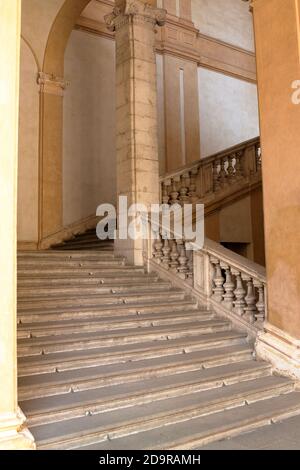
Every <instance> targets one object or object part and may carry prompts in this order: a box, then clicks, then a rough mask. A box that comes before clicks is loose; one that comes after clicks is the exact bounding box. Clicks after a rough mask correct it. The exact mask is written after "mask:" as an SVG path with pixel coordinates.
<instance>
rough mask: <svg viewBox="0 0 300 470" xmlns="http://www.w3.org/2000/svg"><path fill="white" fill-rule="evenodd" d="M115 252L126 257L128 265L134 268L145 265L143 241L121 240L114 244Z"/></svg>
mask: <svg viewBox="0 0 300 470" xmlns="http://www.w3.org/2000/svg"><path fill="white" fill-rule="evenodd" d="M114 252H115V254H116V255H118V256H125V257H126V259H127V261H128V263H130V264H133V265H134V266H143V265H144V256H143V240H131V239H128V240H119V239H116V240H115V243H114Z"/></svg>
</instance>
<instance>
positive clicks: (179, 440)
mask: <svg viewBox="0 0 300 470" xmlns="http://www.w3.org/2000/svg"><path fill="white" fill-rule="evenodd" d="M299 414H300V393H299V392H292V393H288V394H285V395H280V396H279V397H273V398H270V399H268V400H262V401H258V402H254V403H252V404H250V405H249V406H242V407H239V409H238V412H237V410H236V409H229V410H222V411H221V412H220V413H214V414H210V415H208V416H202V417H199V418H196V419H192V420H190V421H189V423H188V426H187V423H186V422H182V423H177V424H175V425H169V426H164V427H161V428H158V429H154V430H150V431H145V432H142V433H139V434H136V435H131V436H128V437H124V438H122V437H121V438H119V439H113V438H112V439H110V440H107V439H106V440H105V441H102V442H101V443H97V444H93V445H90V446H85V447H79V446H78V447H77V448H78V449H81V450H98V451H99V450H104V449H105V451H107V450H123V449H126V450H131V449H134V450H136V449H137V450H139V449H143V450H148V449H151V450H162V449H164V450H181V449H184V450H191V449H199V448H201V447H202V446H203V445H206V444H209V443H211V442H215V441H218V440H221V439H227V438H229V437H233V436H237V435H239V434H241V433H243V432H249V431H252V430H253V429H257V428H260V427H263V426H267V425H272V422H273V421H275V420H276V421H279V420H281V421H282V420H284V419H287V418H290V417H291V416H297V415H299Z"/></svg>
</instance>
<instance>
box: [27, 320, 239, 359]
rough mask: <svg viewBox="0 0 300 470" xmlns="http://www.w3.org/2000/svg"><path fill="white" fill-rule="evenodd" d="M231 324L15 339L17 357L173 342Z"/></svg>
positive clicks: (206, 323) (216, 322) (219, 322)
mask: <svg viewBox="0 0 300 470" xmlns="http://www.w3.org/2000/svg"><path fill="white" fill-rule="evenodd" d="M230 329H231V323H230V322H229V321H226V320H208V321H202V322H194V323H187V324H184V323H183V324H176V325H172V326H169V325H166V326H153V327H150V328H147V327H146V328H144V327H141V328H137V329H124V330H110V331H102V332H99V333H79V334H73V335H72V334H65V335H63V334H61V335H56V336H47V337H43V338H30V339H27V338H26V339H22V338H21V339H19V342H18V355H19V356H24V355H33V354H47V353H49V352H62V351H74V350H80V349H93V348H97V347H101V346H109V345H120V344H125V343H126V344H133V343H137V342H141V341H156V340H159V339H165V340H168V339H175V338H183V337H185V336H195V335H198V334H208V333H217V332H223V331H228V330H230Z"/></svg>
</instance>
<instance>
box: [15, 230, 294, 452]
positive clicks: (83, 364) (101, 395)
mask: <svg viewBox="0 0 300 470" xmlns="http://www.w3.org/2000/svg"><path fill="white" fill-rule="evenodd" d="M18 375H19V378H18V392H19V402H20V406H21V408H22V410H23V411H24V413H25V414H26V416H27V418H28V427H29V429H30V430H31V432H32V434H33V435H34V437H35V439H36V443H37V448H38V449H82V450H84V449H86V450H87V449H98V450H102V449H105V450H109V449H193V448H199V447H201V446H202V445H205V444H208V443H210V442H215V441H218V440H220V439H224V438H226V437H230V436H235V435H237V434H239V433H242V432H246V431H249V430H252V429H255V428H258V427H260V426H265V425H266V424H270V423H272V422H273V421H276V420H280V419H284V418H285V417H290V416H293V415H297V414H300V393H299V392H298V391H297V390H296V387H295V384H294V382H293V381H292V380H290V379H287V378H284V377H279V376H276V375H274V374H273V373H272V368H271V366H270V365H269V364H268V363H265V362H262V361H258V360H256V359H255V357H254V353H253V345H252V344H251V342H249V340H248V338H247V333H244V332H241V331H238V330H236V329H234V327H233V325H232V323H231V321H230V320H227V319H224V318H221V317H218V316H217V315H216V313H215V312H214V311H212V310H208V309H207V308H206V307H205V306H203V305H201V304H200V303H199V302H197V301H196V300H195V299H194V298H192V297H189V296H188V295H187V294H186V292H185V291H184V290H183V289H180V288H178V287H177V288H176V287H173V286H172V284H171V283H170V282H169V281H166V280H162V279H160V278H159V276H158V275H157V274H155V273H152V274H148V273H145V271H144V268H142V267H134V266H130V265H128V264H127V263H126V260H125V259H124V258H122V257H118V256H115V255H114V252H113V245H112V243H110V242H99V241H97V239H96V237H95V235H94V234H93V233H92V231H89V232H87V233H85V234H83V235H80V236H77V237H75V238H74V239H73V240H71V241H69V242H66V243H64V244H62V245H61V246H59V247H55V249H53V250H49V251H40V252H20V253H19V255H18Z"/></svg>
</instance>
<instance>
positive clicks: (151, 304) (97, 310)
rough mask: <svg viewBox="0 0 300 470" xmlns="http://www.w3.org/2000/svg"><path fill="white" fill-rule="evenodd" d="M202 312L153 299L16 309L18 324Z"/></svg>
mask: <svg viewBox="0 0 300 470" xmlns="http://www.w3.org/2000/svg"><path fill="white" fill-rule="evenodd" d="M196 309H200V310H204V311H207V310H206V309H205V308H204V307H203V308H200V307H198V304H197V302H196V301H194V300H192V299H188V298H187V299H184V300H180V301H178V300H172V299H170V301H169V302H168V301H166V300H164V301H161V300H157V299H156V298H153V300H152V301H143V300H142V301H140V302H133V303H132V304H131V305H128V304H118V305H101V306H97V305H96V306H94V307H93V306H90V307H80V306H77V305H76V306H71V307H68V308H60V309H59V308H47V307H44V308H42V309H35V311H34V313H33V312H32V311H31V310H30V309H29V310H27V311H23V312H21V311H20V310H19V309H18V322H19V323H23V324H24V323H35V322H45V321H60V320H72V319H76V320H78V319H92V318H99V316H100V317H102V318H104V317H111V316H116V315H118V316H120V315H135V314H136V315H140V314H146V313H148V314H154V313H164V312H170V311H172V312H179V311H180V312H183V311H188V310H196Z"/></svg>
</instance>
